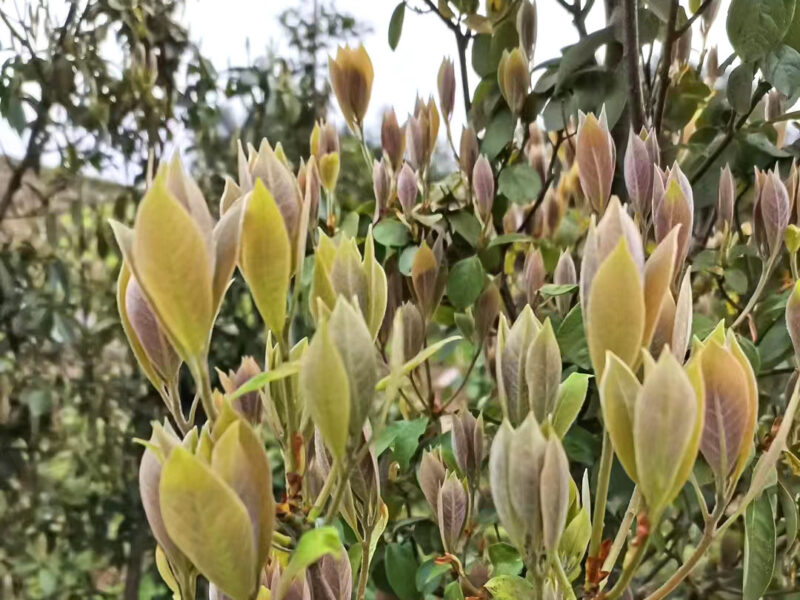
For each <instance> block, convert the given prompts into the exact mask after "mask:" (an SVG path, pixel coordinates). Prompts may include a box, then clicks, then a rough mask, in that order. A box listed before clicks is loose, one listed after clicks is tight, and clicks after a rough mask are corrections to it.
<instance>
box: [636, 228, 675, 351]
mask: <svg viewBox="0 0 800 600" xmlns="http://www.w3.org/2000/svg"><path fill="white" fill-rule="evenodd" d="M678 229H679V228H677V227H674V228H673V229H672V231H670V232H669V233H668V234H667V237H665V238H664V239H663V240H661V243H660V244H659V245H658V246H656V249H655V250H654V251H653V254H651V255H650V258H648V259H647V263H646V264H645V266H644V305H645V315H646V316H645V325H644V336H643V338H642V345H643V346H644V347H649V346H650V340H651V339H652V337H653V331H655V328H656V325H657V324H658V316H659V314H660V313H661V307H662V306H663V304H664V296H666V295H667V294H668V293H669V285H670V283H671V282H672V273H673V270H674V268H675V254H676V252H677V251H678ZM656 351H657V352H661V348H656Z"/></svg>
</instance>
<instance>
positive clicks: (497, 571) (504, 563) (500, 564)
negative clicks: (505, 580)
mask: <svg viewBox="0 0 800 600" xmlns="http://www.w3.org/2000/svg"><path fill="white" fill-rule="evenodd" d="M489 560H490V561H491V563H492V567H493V569H492V574H493V575H519V574H520V571H522V566H523V565H522V558H521V557H520V555H519V552H517V549H516V548H514V546H512V545H510V544H506V543H505V542H498V543H497V544H492V545H491V546H489Z"/></svg>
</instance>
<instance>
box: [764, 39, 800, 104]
mask: <svg viewBox="0 0 800 600" xmlns="http://www.w3.org/2000/svg"><path fill="white" fill-rule="evenodd" d="M764 77H766V79H767V81H769V82H770V83H771V84H772V86H773V87H774V88H775V89H776V90H778V91H779V92H780V93H782V94H783V95H784V96H788V97H790V98H793V97H794V96H796V95H797V93H798V92H800V52H798V51H797V50H795V49H794V48H792V47H791V46H787V45H786V44H782V45H780V46H778V47H777V48H776V49H775V50H773V51H772V52H770V53H769V54H768V55H767V57H766V58H765V59H764Z"/></svg>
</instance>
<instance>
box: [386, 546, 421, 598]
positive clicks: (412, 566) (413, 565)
mask: <svg viewBox="0 0 800 600" xmlns="http://www.w3.org/2000/svg"><path fill="white" fill-rule="evenodd" d="M384 564H385V565H386V579H388V580H389V585H391V586H392V590H394V593H395V594H396V595H397V597H398V598H400V600H417V599H418V598H421V597H422V596H421V594H420V593H419V592H418V591H417V586H416V573H417V568H418V564H417V559H416V557H415V556H414V549H413V548H412V547H411V546H409V545H407V544H389V545H388V546H386V558H385V560H384Z"/></svg>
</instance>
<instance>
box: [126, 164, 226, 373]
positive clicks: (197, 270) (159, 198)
mask: <svg viewBox="0 0 800 600" xmlns="http://www.w3.org/2000/svg"><path fill="white" fill-rule="evenodd" d="M131 255H132V259H131V260H132V262H131V265H130V266H131V270H132V271H133V273H134V274H135V276H136V279H137V281H138V282H139V285H140V286H141V287H142V290H143V291H144V293H145V296H147V299H148V300H149V301H150V305H151V308H152V309H153V311H154V312H155V313H156V314H157V316H158V318H159V321H160V323H161V325H162V326H163V327H164V329H165V330H166V332H167V335H168V336H169V337H170V340H171V341H172V343H173V345H174V346H175V349H176V350H177V351H178V354H180V355H181V358H183V359H184V360H185V361H186V362H187V363H191V362H196V361H197V359H198V358H199V357H201V356H202V355H203V354H204V353H205V350H206V346H207V344H208V337H209V333H210V331H211V325H212V321H213V318H214V309H213V298H212V291H211V278H212V274H211V265H210V264H209V255H208V244H207V241H206V240H205V239H204V237H203V234H202V233H201V231H200V230H199V228H198V226H197V224H196V223H195V221H194V219H192V217H191V215H190V214H189V213H188V212H187V211H186V209H185V208H183V206H182V205H181V204H180V203H179V202H178V200H177V199H176V198H175V197H173V196H172V194H170V193H169V191H168V190H167V187H166V184H165V181H164V176H159V177H156V179H155V180H154V181H153V185H152V187H151V188H150V189H149V190H148V192H147V194H145V196H144V199H143V200H142V203H141V204H140V205H139V211H138V213H137V215H136V224H135V227H134V239H133V247H132V252H131Z"/></svg>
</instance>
